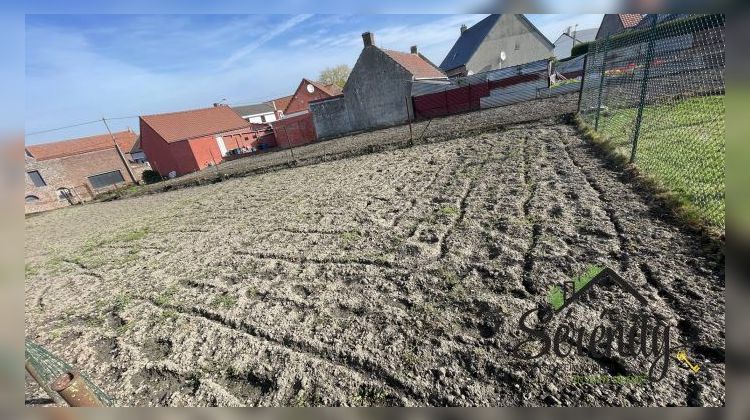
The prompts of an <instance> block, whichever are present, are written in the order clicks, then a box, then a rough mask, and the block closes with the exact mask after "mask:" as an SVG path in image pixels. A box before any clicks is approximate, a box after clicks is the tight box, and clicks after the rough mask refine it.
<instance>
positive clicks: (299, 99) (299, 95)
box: [284, 80, 331, 115]
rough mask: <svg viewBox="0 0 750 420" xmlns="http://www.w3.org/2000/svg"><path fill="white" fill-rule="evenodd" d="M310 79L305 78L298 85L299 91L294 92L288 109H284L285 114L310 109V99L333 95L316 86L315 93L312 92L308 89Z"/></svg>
mask: <svg viewBox="0 0 750 420" xmlns="http://www.w3.org/2000/svg"><path fill="white" fill-rule="evenodd" d="M308 83H309V82H308V81H306V80H303V81H302V83H300V85H299V86H298V87H297V91H296V92H294V96H293V97H292V100H291V101H289V105H288V106H287V108H286V110H284V115H289V114H293V113H295V112H300V111H305V110H307V109H309V107H308V105H309V104H310V101H315V100H317V99H325V98H330V97H331V95H329V94H327V93H325V92H323V91H322V90H320V89H318V88H317V87H316V88H315V91H313V93H310V92H308V91H307V85H308Z"/></svg>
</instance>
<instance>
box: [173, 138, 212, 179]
mask: <svg viewBox="0 0 750 420" xmlns="http://www.w3.org/2000/svg"><path fill="white" fill-rule="evenodd" d="M180 143H186V144H188V145H189V153H190V154H191V155H192V156H193V161H194V162H196V164H197V167H196V168H195V169H193V171H196V170H200V169H203V168H206V167H208V166H211V165H214V164H218V163H221V160H222V156H221V150H219V145H218V144H216V136H205V137H199V138H197V139H190V140H187V141H183V142H180ZM193 171H191V172H193ZM183 174H184V173H178V175H183Z"/></svg>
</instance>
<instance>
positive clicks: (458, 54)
mask: <svg viewBox="0 0 750 420" xmlns="http://www.w3.org/2000/svg"><path fill="white" fill-rule="evenodd" d="M501 16H502V15H500V14H493V15H489V16H487V17H486V18H484V19H482V20H480V21H479V22H477V23H476V24H475V25H474V26H472V27H471V28H468V29H467V30H465V31H464V32H463V33H462V34H461V36H460V37H458V40H457V41H456V43H455V44H453V48H451V50H450V51H448V54H447V55H446V56H445V58H444V59H443V62H442V63H440V68H441V69H443V70H444V71H448V70H452V69H455V68H456V67H461V66H463V65H465V64H466V63H468V62H469V59H470V58H471V56H473V55H474V52H476V50H477V48H479V45H480V44H481V43H482V41H484V38H485V37H487V34H489V33H490V30H492V27H493V26H495V23H497V21H498V20H500V17H501Z"/></svg>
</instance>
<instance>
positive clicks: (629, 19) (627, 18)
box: [617, 13, 643, 28]
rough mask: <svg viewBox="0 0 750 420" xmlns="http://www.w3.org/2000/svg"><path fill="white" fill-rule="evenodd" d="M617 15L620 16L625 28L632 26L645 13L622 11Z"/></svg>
mask: <svg viewBox="0 0 750 420" xmlns="http://www.w3.org/2000/svg"><path fill="white" fill-rule="evenodd" d="M617 16H618V17H619V18H620V22H622V26H623V28H632V27H633V26H635V25H637V24H638V22H640V21H641V19H642V18H643V15H641V14H639V13H620V14H618V15H617Z"/></svg>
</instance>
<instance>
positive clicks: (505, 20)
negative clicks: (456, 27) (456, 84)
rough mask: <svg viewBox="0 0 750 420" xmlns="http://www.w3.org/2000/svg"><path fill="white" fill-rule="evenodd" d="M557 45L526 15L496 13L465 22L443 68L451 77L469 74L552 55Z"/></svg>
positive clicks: (444, 61) (441, 65)
mask: <svg viewBox="0 0 750 420" xmlns="http://www.w3.org/2000/svg"><path fill="white" fill-rule="evenodd" d="M554 48H555V46H554V45H553V44H552V42H550V40H548V39H547V37H545V36H544V35H543V34H542V33H541V32H540V31H539V30H538V29H537V28H536V27H535V26H534V24H532V23H531V22H530V21H529V20H528V19H526V17H525V16H524V15H514V14H494V15H489V16H487V17H486V18H484V19H482V20H481V21H479V22H478V23H476V24H475V25H474V26H472V27H471V28H467V27H466V25H463V26H461V35H460V36H459V38H458V40H457V41H456V43H455V44H454V45H453V48H451V50H450V51H449V52H448V54H447V55H446V56H445V59H443V62H442V63H441V64H440V68H441V69H442V70H443V71H444V72H445V73H446V74H447V75H448V76H450V77H453V76H466V75H470V74H475V73H481V72H484V71H489V70H496V69H499V68H505V67H511V66H515V65H518V64H525V63H529V62H532V61H536V60H541V59H544V58H549V57H551V56H552V54H553V50H554Z"/></svg>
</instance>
